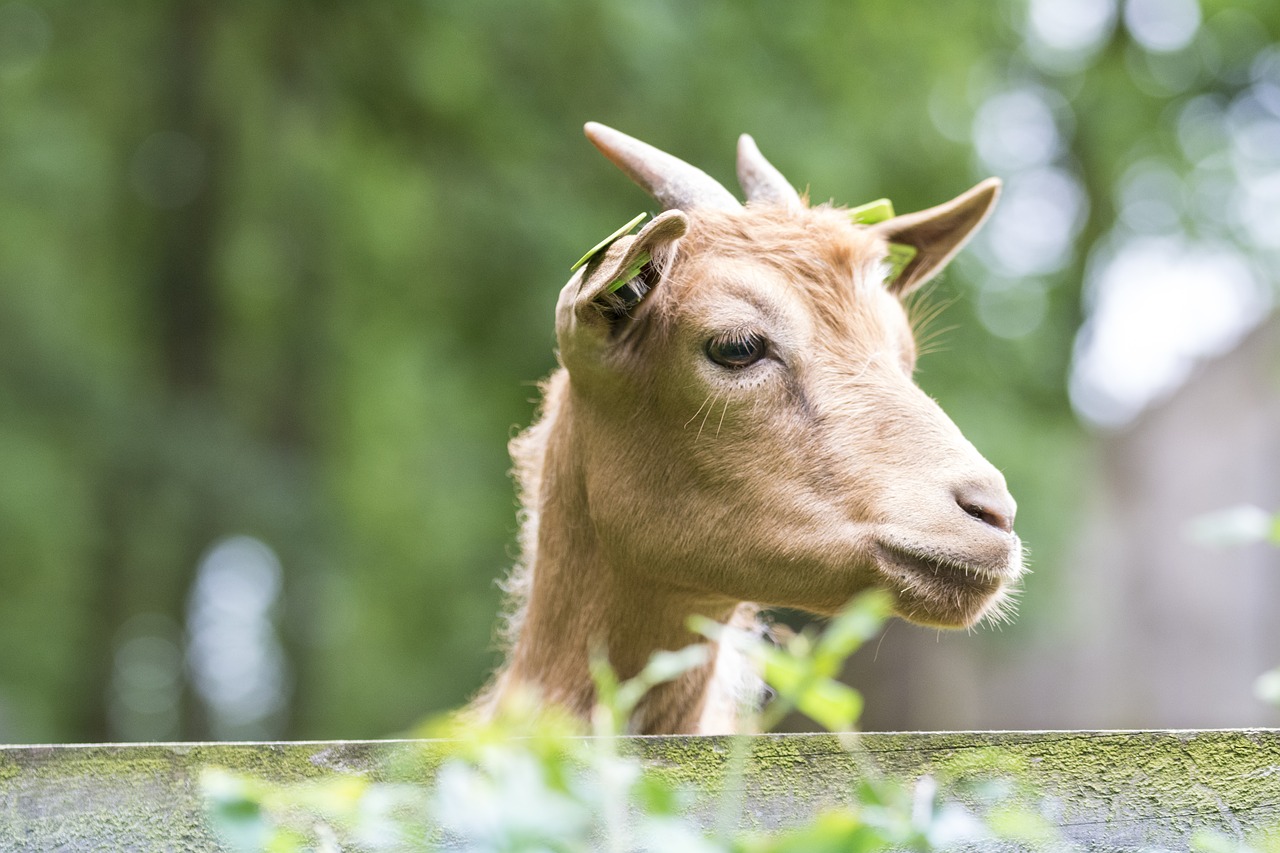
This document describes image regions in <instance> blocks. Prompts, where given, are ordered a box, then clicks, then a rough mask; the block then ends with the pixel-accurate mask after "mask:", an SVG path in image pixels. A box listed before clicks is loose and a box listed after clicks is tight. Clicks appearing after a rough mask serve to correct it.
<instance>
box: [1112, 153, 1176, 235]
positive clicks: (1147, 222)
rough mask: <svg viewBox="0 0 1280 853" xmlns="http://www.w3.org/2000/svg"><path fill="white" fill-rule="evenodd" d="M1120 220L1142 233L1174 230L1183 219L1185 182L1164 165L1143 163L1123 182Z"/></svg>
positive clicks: (1129, 170)
mask: <svg viewBox="0 0 1280 853" xmlns="http://www.w3.org/2000/svg"><path fill="white" fill-rule="evenodd" d="M1119 196H1120V199H1119V201H1120V219H1121V220H1122V221H1123V222H1124V224H1125V225H1128V226H1129V227H1130V228H1131V229H1133V230H1134V231H1136V232H1139V233H1162V232H1168V231H1172V230H1173V229H1174V226H1176V225H1177V224H1178V221H1179V219H1180V218H1181V215H1182V213H1181V208H1182V181H1181V180H1180V179H1179V178H1178V176H1177V175H1175V174H1174V173H1173V171H1172V170H1171V169H1169V168H1168V167H1167V166H1165V165H1164V164H1163V163H1159V162H1156V161H1150V160H1143V161H1140V162H1138V163H1135V164H1134V165H1132V166H1130V167H1129V169H1128V171H1127V172H1125V175H1124V177H1123V178H1121V180H1120V189H1119Z"/></svg>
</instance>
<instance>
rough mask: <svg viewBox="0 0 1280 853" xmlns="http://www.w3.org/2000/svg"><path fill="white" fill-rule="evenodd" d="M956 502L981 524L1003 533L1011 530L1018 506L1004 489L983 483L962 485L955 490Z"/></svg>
mask: <svg viewBox="0 0 1280 853" xmlns="http://www.w3.org/2000/svg"><path fill="white" fill-rule="evenodd" d="M956 503H957V504H959V506H960V508H961V509H962V510H964V511H965V512H967V513H968V514H969V515H971V516H973V517H974V518H976V519H977V520H978V521H981V522H982V523H983V524H987V525H990V526H991V527H994V528H996V529H997V530H1003V531H1004V532H1005V533H1012V532H1013V517H1014V514H1015V513H1016V512H1017V509H1018V508H1017V505H1016V504H1014V502H1013V496H1012V495H1010V494H1009V493H1008V492H1007V491H1005V490H1004V489H996V488H992V487H991V486H984V485H969V486H963V487H961V488H959V489H957V490H956Z"/></svg>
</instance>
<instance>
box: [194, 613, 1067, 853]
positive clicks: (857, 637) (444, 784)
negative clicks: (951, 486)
mask: <svg viewBox="0 0 1280 853" xmlns="http://www.w3.org/2000/svg"><path fill="white" fill-rule="evenodd" d="M887 614H888V602H887V600H886V599H885V598H884V596H882V595H868V596H863V597H860V598H858V599H855V600H854V601H853V602H852V603H851V604H850V605H849V607H847V608H846V609H845V610H844V611H843V612H842V613H840V614H839V615H838V616H836V617H835V618H834V619H832V620H831V622H830V624H829V625H828V626H827V629H826V630H825V631H824V632H823V633H822V634H820V635H818V634H813V633H810V632H807V631H806V632H802V633H800V634H798V635H796V636H795V637H793V638H791V639H790V640H789V641H788V642H787V643H786V644H785V645H784V646H782V647H775V646H773V645H771V644H769V643H768V642H766V641H764V640H762V639H761V638H759V637H755V636H751V635H748V634H745V633H743V632H736V631H732V630H730V629H726V628H724V627H723V626H719V625H715V624H712V623H705V622H704V623H699V624H698V625H697V626H696V627H697V629H698V630H700V631H701V632H703V633H704V635H706V636H708V637H709V638H711V639H712V640H714V641H716V642H729V643H734V644H735V645H737V646H738V647H739V648H741V649H742V650H743V651H744V652H745V653H747V654H748V655H749V656H750V657H751V658H752V659H753V660H754V661H755V662H756V664H757V665H758V667H759V668H760V670H761V672H762V673H763V675H764V678H765V680H766V682H767V683H768V684H769V685H770V686H771V687H772V688H773V690H774V691H775V696H774V698H773V700H772V701H771V702H770V703H769V705H767V706H766V707H765V708H764V710H763V711H755V710H754V709H751V710H750V711H749V713H750V714H751V715H752V722H753V726H752V730H761V729H765V730H767V729H768V728H771V727H772V726H774V725H776V723H777V722H778V721H779V720H781V718H782V717H783V716H784V715H786V714H787V713H790V712H791V711H792V710H798V711H800V712H801V713H804V714H806V715H807V716H809V717H811V718H812V719H814V720H815V721H817V722H818V723H820V724H821V725H823V726H824V727H825V728H827V729H828V730H830V731H836V732H846V731H847V730H848V729H850V728H851V727H852V726H853V724H854V723H855V722H856V721H857V718H858V716H859V715H860V713H861V709H862V698H861V696H860V695H859V694H858V693H857V691H855V690H854V689H853V688H851V687H849V686H847V685H844V684H842V683H840V682H839V681H837V680H836V676H837V675H838V673H839V672H840V670H841V668H842V666H843V663H844V661H845V659H846V658H847V657H848V656H849V655H850V654H851V653H852V652H853V651H855V650H856V649H857V648H858V647H859V646H861V645H862V644H863V643H864V642H866V641H867V640H868V639H870V638H872V637H873V636H875V635H876V633H878V631H879V630H880V628H881V626H882V624H883V622H884V620H885V618H886V617H887ZM709 653H710V649H709V647H708V646H705V645H695V646H690V647H688V648H685V649H682V650H680V651H676V652H661V653H659V654H657V655H655V656H654V657H653V658H652V659H651V660H650V662H649V664H648V665H647V666H646V667H645V669H644V670H643V671H642V672H641V673H640V674H638V675H637V676H635V677H633V678H631V679H628V680H625V681H620V680H619V679H618V678H617V676H616V674H615V673H614V671H613V670H612V669H611V668H610V667H609V666H608V664H607V662H606V661H605V660H604V659H603V657H601V656H597V657H596V659H595V660H594V662H593V665H592V675H593V678H594V680H595V683H596V692H597V697H598V705H597V707H596V709H595V712H594V713H593V715H592V721H591V732H592V733H593V734H594V735H596V736H595V737H582V735H584V734H586V732H585V731H584V729H583V727H582V725H581V723H579V722H578V721H576V720H571V719H569V718H568V717H566V716H564V715H563V714H560V713H558V712H556V711H554V710H551V711H548V710H547V709H545V708H542V707H540V706H539V705H538V703H537V702H536V700H535V699H534V698H533V697H522V698H519V699H517V700H516V701H514V702H512V703H511V704H509V705H508V706H507V707H505V708H504V709H502V712H501V713H500V714H499V716H498V718H497V719H496V720H493V721H486V722H477V721H468V720H466V719H465V718H452V719H448V720H444V721H440V722H436V723H433V724H431V725H429V726H427V727H424V729H423V731H422V732H420V734H422V735H424V736H425V737H429V738H433V739H432V740H430V741H427V742H426V743H425V744H423V745H420V746H419V745H411V746H408V747H404V748H403V749H404V752H403V754H401V755H400V756H399V758H400V760H402V761H403V762H404V763H405V765H406V767H407V768H409V770H408V772H405V773H404V774H402V775H405V776H408V777H411V778H430V779H431V781H430V782H429V783H427V784H408V783H389V782H374V781H370V780H368V779H365V778H362V777H353V776H333V777H327V778H325V779H323V780H320V781H316V782H307V783H298V784H273V783H269V782H265V781H263V780H260V779H254V778H252V777H248V776H244V775H237V774H232V773H229V772H227V771H223V770H209V771H208V772H207V773H206V774H205V775H204V776H203V778H202V780H201V782H202V786H203V789H204V794H205V797H206V801H207V804H208V814H209V817H210V821H211V823H212V825H213V827H214V829H215V831H216V832H217V834H218V836H219V838H220V839H221V840H222V841H223V843H224V844H225V845H226V846H228V847H229V848H230V849H232V850H236V851H246V853H248V851H268V853H300V851H318V853H336V851H345V850H370V851H398V850H423V849H435V848H444V849H464V850H469V851H477V853H508V851H510V853H515V851H557V852H558V851H564V853H576V851H595V850H604V851H617V852H618V853H621V851H642V850H653V851H659V850H661V851H666V850H680V851H692V853H700V851H707V853H714V851H721V853H792V851H796V853H800V851H805V853H821V851H828V850H829V851H850V853H858V851H874V850H888V849H894V850H919V851H929V850H941V849H948V848H952V847H955V846H958V845H966V844H968V845H972V844H974V843H982V842H985V841H989V840H992V839H996V838H999V839H1003V840H1006V841H1013V842H1015V843H1018V844H1021V845H1025V846H1029V847H1033V848H1040V847H1044V846H1046V845H1050V844H1059V842H1060V839H1058V838H1057V835H1056V829H1055V828H1054V827H1053V826H1051V825H1050V824H1049V823H1048V822H1047V821H1045V820H1044V819H1043V818H1042V817H1040V816H1039V815H1038V814H1036V813H1034V812H1029V811H1026V810H1023V809H1019V808H1016V807H1013V806H1009V805H1007V804H1006V803H1005V802H1004V800H1005V799H1007V797H1006V796H1005V795H1006V794H1007V793H1008V790H1007V789H1008V786H1007V785H1005V786H1003V787H1002V786H1000V785H996V786H990V785H989V786H987V790H986V793H985V794H983V793H982V792H981V791H979V792H978V795H977V796H970V799H971V800H975V801H978V802H983V803H985V804H986V805H987V806H988V808H987V809H986V816H985V819H979V818H978V817H977V816H976V815H975V814H974V813H973V812H972V811H970V810H969V809H967V808H965V807H963V806H961V805H959V804H958V803H957V802H953V801H950V800H949V799H948V798H947V797H946V796H944V793H943V791H944V788H946V787H947V786H948V785H950V786H952V787H958V786H959V784H960V780H958V779H951V780H948V779H942V780H941V783H940V781H939V780H938V779H935V778H934V777H930V776H925V777H923V778H921V779H919V780H916V781H915V782H914V783H912V784H904V783H901V782H897V781H894V780H889V779H886V778H883V777H882V776H881V774H879V773H878V772H877V771H876V769H875V767H874V765H873V763H872V762H871V761H870V760H869V758H868V757H867V756H866V755H864V754H863V753H862V752H861V747H860V745H859V744H858V742H857V740H856V737H854V736H853V735H852V734H849V735H848V736H846V737H842V742H843V743H844V745H845V748H846V749H847V750H849V752H850V755H851V757H852V759H853V760H854V761H856V762H857V765H858V767H859V768H860V772H859V777H860V778H859V780H858V782H857V785H856V790H854V791H852V792H850V794H851V795H850V797H849V800H850V802H851V803H852V805H851V806H850V807H848V808H844V809H839V810H832V811H828V812H825V813H823V814H820V815H818V816H817V817H816V818H815V819H814V820H813V821H811V822H809V823H807V824H805V825H802V826H796V827H790V828H786V829H782V830H775V831H765V830H759V829H748V828H744V823H745V820H744V807H743V799H744V790H743V789H744V787H745V784H746V780H747V778H748V773H747V770H748V764H749V760H750V750H751V740H750V738H748V737H742V736H739V737H734V738H731V739H730V753H729V757H728V759H727V761H726V762H725V768H724V777H723V785H722V786H721V792H720V793H719V794H718V796H717V797H716V798H715V799H713V800H712V801H710V802H708V796H707V794H705V793H704V792H700V791H698V790H696V789H694V788H693V787H691V786H689V785H684V784H679V783H676V782H674V781H672V779H671V776H670V774H666V773H663V772H662V768H655V767H650V766H646V765H645V764H644V763H643V762H642V761H641V760H640V758H638V757H637V756H635V755H631V754H626V753H625V751H624V750H625V749H626V747H627V743H626V741H625V740H622V739H619V738H617V737H616V736H617V735H620V734H623V733H625V732H626V728H627V721H628V720H629V718H630V716H631V714H632V712H633V711H634V710H635V708H636V706H637V704H638V703H639V702H640V700H641V699H642V698H643V696H644V695H645V693H646V692H647V691H648V690H650V689H652V688H653V687H654V686H656V685H658V684H661V683H663V682H665V681H668V680H671V679H674V678H677V677H679V676H680V675H681V674H683V673H684V672H686V671H688V670H690V669H692V668H694V667H697V666H700V665H702V664H704V663H705V662H706V661H707V659H708V655H709ZM415 767H416V768H417V769H418V771H419V772H417V773H414V772H412V769H413V768H415ZM392 775H397V774H394V773H393V774H392ZM969 793H970V794H971V795H972V794H973V793H974V792H973V791H970V792H969ZM712 813H713V814H715V815H716V821H715V826H714V828H712V829H707V828H705V827H704V826H703V824H702V823H701V822H699V821H697V820H696V819H695V817H694V816H696V815H698V814H704V815H705V814H712ZM1059 846H1061V845H1060V844H1059Z"/></svg>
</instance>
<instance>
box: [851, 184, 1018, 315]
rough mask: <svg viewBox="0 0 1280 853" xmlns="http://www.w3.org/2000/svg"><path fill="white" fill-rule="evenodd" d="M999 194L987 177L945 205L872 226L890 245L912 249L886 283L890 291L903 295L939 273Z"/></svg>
mask: <svg viewBox="0 0 1280 853" xmlns="http://www.w3.org/2000/svg"><path fill="white" fill-rule="evenodd" d="M999 195H1000V179H999V178H988V179H987V180H985V181H983V182H982V183H980V184H978V185H977V186H976V187H974V188H973V189H971V190H969V191H968V192H965V193H963V194H961V195H959V196H956V197H955V198H953V199H952V200H951V201H949V202H946V203H945V204H940V205H938V206H937V207H931V208H929V209H928V210H921V211H919V212H917V213H907V214H904V215H902V216H895V217H893V218H892V219H886V220H885V221H884V222H879V223H876V224H875V225H872V226H871V228H872V230H874V231H876V232H877V233H879V234H880V235H881V236H882V237H884V238H885V240H887V241H888V242H889V243H890V244H897V245H901V246H907V247H909V249H908V253H910V250H911V249H914V250H915V252H914V257H911V258H910V260H908V261H907V263H906V264H905V265H904V266H903V267H902V269H901V270H899V271H898V273H897V275H896V276H895V277H894V278H893V279H892V280H891V281H890V282H889V283H888V287H889V291H890V292H891V293H894V294H896V295H898V296H906V295H907V294H908V293H911V292H912V291H913V290H915V289H916V288H918V287H920V285H922V284H924V283H925V282H927V281H928V280H929V279H931V278H933V277H934V276H935V275H937V274H938V273H939V272H941V271H942V268H943V267H945V266H946V265H947V263H948V262H949V261H950V260H951V259H952V258H953V257H955V255H956V253H957V252H959V251H960V249H961V247H963V246H964V244H965V243H966V242H968V240H969V238H970V237H972V236H973V234H974V232H975V231H977V230H978V226H979V225H981V224H982V223H983V222H984V221H985V220H986V218H987V216H988V215H990V213H991V210H992V208H994V207H995V203H996V198H997V197H998V196H999Z"/></svg>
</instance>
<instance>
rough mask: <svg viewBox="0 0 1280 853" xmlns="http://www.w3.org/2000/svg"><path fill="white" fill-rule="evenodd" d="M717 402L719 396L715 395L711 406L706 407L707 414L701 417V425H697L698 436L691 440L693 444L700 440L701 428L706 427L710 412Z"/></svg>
mask: <svg viewBox="0 0 1280 853" xmlns="http://www.w3.org/2000/svg"><path fill="white" fill-rule="evenodd" d="M719 401H720V395H719V394H716V395H715V397H714V398H713V399H712V400H711V405H710V406H707V413H706V414H705V415H703V416H702V423H700V424H698V435H697V436H696V437H695V438H694V439H693V440H694V442H695V443H696V442H697V441H698V440H699V439H701V438H702V428H703V427H705V426H706V425H707V418H709V417H711V410H712V409H714V408H715V407H716V403H717V402H719ZM699 411H701V409H699Z"/></svg>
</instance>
